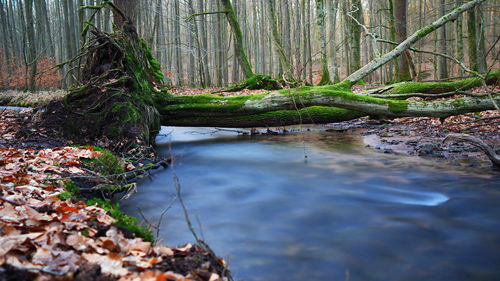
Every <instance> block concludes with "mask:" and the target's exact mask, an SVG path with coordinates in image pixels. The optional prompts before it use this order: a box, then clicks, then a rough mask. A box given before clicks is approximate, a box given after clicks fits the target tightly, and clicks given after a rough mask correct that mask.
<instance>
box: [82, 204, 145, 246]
mask: <svg viewBox="0 0 500 281" xmlns="http://www.w3.org/2000/svg"><path fill="white" fill-rule="evenodd" d="M96 204H97V205H98V206H99V207H101V208H103V209H104V210H106V211H108V212H109V214H110V216H111V217H113V218H114V219H115V222H114V224H115V225H118V226H121V227H124V228H127V229H128V230H130V231H131V232H132V233H134V234H135V235H136V236H137V237H141V238H142V239H144V241H148V242H154V235H153V232H152V231H151V229H149V228H148V227H146V226H141V225H139V224H138V221H139V220H138V219H137V218H134V217H131V216H128V215H126V214H125V213H123V212H122V211H120V209H119V208H120V205H119V204H118V203H116V204H112V203H111V201H110V200H109V199H106V200H102V199H99V198H93V199H91V200H89V201H87V205H89V206H92V205H96Z"/></svg>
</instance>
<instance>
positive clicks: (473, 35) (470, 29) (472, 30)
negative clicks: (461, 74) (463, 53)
mask: <svg viewBox="0 0 500 281" xmlns="http://www.w3.org/2000/svg"><path fill="white" fill-rule="evenodd" d="M476 44H477V29H476V11H475V9H471V10H469V11H468V12H467V49H468V54H469V68H470V69H472V70H476V71H477V70H479V65H478V58H477V45H476Z"/></svg>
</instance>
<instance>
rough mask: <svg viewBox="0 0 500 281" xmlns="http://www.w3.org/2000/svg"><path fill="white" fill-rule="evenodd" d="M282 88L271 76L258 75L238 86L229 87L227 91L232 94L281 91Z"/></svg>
mask: <svg viewBox="0 0 500 281" xmlns="http://www.w3.org/2000/svg"><path fill="white" fill-rule="evenodd" d="M281 88H282V87H281V86H280V85H279V83H278V82H277V81H276V80H274V79H273V78H271V76H269V75H262V74H256V75H254V76H252V77H250V78H248V79H247V80H245V81H243V82H240V83H238V84H235V85H232V86H229V87H228V88H227V89H226V90H227V91H230V92H237V91H241V90H244V89H249V90H269V91H272V90H279V89H281Z"/></svg>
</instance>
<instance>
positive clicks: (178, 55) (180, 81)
mask: <svg viewBox="0 0 500 281" xmlns="http://www.w3.org/2000/svg"><path fill="white" fill-rule="evenodd" d="M174 16H175V18H174V33H175V35H174V41H175V43H174V47H175V62H176V63H175V66H176V67H175V68H176V70H177V85H178V86H182V85H184V69H183V66H182V60H183V57H182V50H181V48H182V45H181V25H180V20H181V12H180V8H179V2H178V1H174Z"/></svg>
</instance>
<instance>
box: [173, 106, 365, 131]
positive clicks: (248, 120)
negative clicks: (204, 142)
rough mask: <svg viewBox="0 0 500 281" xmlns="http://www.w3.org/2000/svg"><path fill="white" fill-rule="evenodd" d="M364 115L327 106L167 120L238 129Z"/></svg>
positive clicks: (309, 122)
mask: <svg viewBox="0 0 500 281" xmlns="http://www.w3.org/2000/svg"><path fill="white" fill-rule="evenodd" d="M364 115H366V114H364V113H361V112H356V111H352V110H347V109H343V108H337V107H329V106H311V107H307V108H303V109H300V110H277V111H270V112H264V113H260V114H249V115H238V116H216V117H187V118H179V119H175V120H169V121H170V122H171V124H172V125H177V126H182V125H188V124H191V125H192V124H199V125H200V126H205V125H211V126H218V125H221V126H228V124H234V126H238V127H262V126H265V125H267V126H286V125H293V124H312V123H328V122H337V121H344V120H346V119H354V118H358V117H362V116H364Z"/></svg>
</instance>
